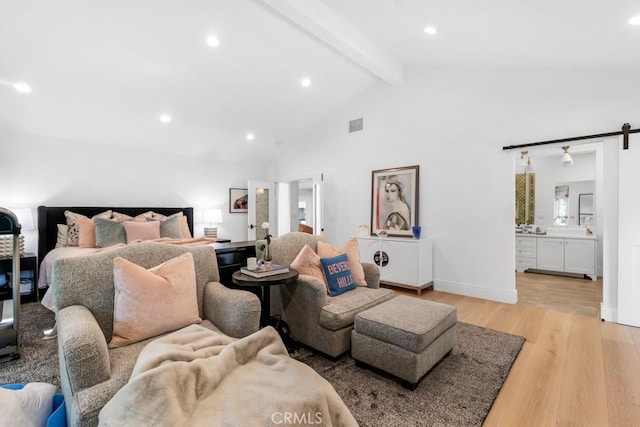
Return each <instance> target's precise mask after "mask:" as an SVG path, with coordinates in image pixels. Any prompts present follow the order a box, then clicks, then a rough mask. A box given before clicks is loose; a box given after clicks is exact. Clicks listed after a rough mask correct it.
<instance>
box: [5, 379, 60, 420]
mask: <svg viewBox="0 0 640 427" xmlns="http://www.w3.org/2000/svg"><path fill="white" fill-rule="evenodd" d="M54 394H56V387H55V386H54V385H53V384H48V383H28V384H27V385H25V386H24V388H22V389H19V390H10V389H7V388H3V387H0V408H2V410H1V411H0V425H1V426H20V427H32V426H33V427H45V426H46V425H47V419H48V418H49V416H50V415H51V411H52V409H53V395H54Z"/></svg>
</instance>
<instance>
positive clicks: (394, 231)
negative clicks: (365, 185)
mask: <svg viewBox="0 0 640 427" xmlns="http://www.w3.org/2000/svg"><path fill="white" fill-rule="evenodd" d="M419 172H420V166H417V165H416V166H406V167H400V168H392V169H380V170H374V171H373V172H372V173H371V235H372V236H375V235H377V234H378V232H379V231H380V230H386V231H387V232H388V233H389V236H396V237H413V234H412V232H411V227H413V226H414V225H418V218H419V217H418V206H419V203H418V196H419V191H418V186H419V181H420V180H419Z"/></svg>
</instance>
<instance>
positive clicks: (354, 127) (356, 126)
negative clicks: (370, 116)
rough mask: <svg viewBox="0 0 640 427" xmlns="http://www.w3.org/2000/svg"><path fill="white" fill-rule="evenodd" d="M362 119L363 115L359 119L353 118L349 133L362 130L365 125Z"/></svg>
mask: <svg viewBox="0 0 640 427" xmlns="http://www.w3.org/2000/svg"><path fill="white" fill-rule="evenodd" d="M362 121H363V119H362V117H360V118H359V119H354V120H351V121H350V122H349V133H351V132H358V131H359V130H362V127H363V124H362Z"/></svg>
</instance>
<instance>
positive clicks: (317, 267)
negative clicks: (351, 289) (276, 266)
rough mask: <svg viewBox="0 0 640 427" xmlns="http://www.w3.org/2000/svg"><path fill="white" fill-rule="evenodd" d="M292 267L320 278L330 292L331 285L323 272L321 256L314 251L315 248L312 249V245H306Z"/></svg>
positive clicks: (301, 272)
mask: <svg viewBox="0 0 640 427" xmlns="http://www.w3.org/2000/svg"><path fill="white" fill-rule="evenodd" d="M291 267H292V268H295V269H296V270H298V273H300V274H304V275H307V276H313V277H315V278H318V279H320V280H321V281H322V283H324V286H325V287H326V288H327V293H329V286H328V285H327V280H326V279H325V277H324V273H323V272H322V265H321V264H320V257H319V256H318V254H317V253H315V252H314V251H313V249H311V246H309V245H304V247H303V248H302V249H301V250H300V252H299V253H298V255H297V256H296V258H295V259H294V260H293V261H292V262H291Z"/></svg>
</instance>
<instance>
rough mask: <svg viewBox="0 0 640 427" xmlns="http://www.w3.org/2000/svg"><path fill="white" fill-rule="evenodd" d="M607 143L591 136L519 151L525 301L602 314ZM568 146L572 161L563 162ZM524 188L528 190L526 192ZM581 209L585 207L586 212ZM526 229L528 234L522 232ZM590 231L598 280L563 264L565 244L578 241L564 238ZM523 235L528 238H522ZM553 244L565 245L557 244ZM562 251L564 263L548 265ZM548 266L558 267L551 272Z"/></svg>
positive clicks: (519, 278)
mask: <svg viewBox="0 0 640 427" xmlns="http://www.w3.org/2000/svg"><path fill="white" fill-rule="evenodd" d="M602 142H603V141H590V142H589V143H584V144H580V145H575V146H571V147H569V148H568V149H567V150H563V147H562V146H561V145H560V144H558V146H555V145H552V146H547V147H544V148H534V149H531V148H530V149H529V150H528V151H527V152H525V153H524V154H523V153H522V152H517V153H515V155H514V157H515V172H516V186H515V192H516V197H515V200H516V206H515V218H516V232H517V233H516V273H515V275H516V278H515V283H516V289H517V292H518V303H519V304H527V305H535V306H540V307H545V308H550V309H554V310H557V311H562V312H568V313H572V314H578V315H584V316H589V317H597V318H601V313H600V311H601V305H602V301H603V275H604V272H603V249H602V248H603V245H602V241H603V227H602V226H601V225H602V224H603V221H602V219H603V215H602V201H601V199H602V197H601V198H600V199H599V198H598V195H599V194H602V173H603V172H602V159H601V156H602ZM565 151H568V152H569V153H570V155H571V160H572V162H564V164H563V155H564V153H565ZM518 184H520V185H518ZM524 190H527V192H526V194H525V195H523V194H522V192H523V191H524ZM586 194H589V197H590V200H592V204H591V206H588V204H587V203H586V202H585V203H582V206H581V203H580V201H581V200H583V201H586V200H587V197H586V196H585V195H586ZM581 208H582V209H583V210H584V211H585V212H580V209H581ZM587 208H588V210H589V212H587ZM522 218H526V222H525V223H519V222H518V219H520V221H522ZM587 223H588V224H587ZM587 228H588V230H587ZM522 231H524V232H525V233H522V234H519V233H518V232H522ZM590 232H591V233H593V236H591V237H592V238H595V240H596V241H595V243H594V242H591V244H592V248H593V251H595V254H594V255H595V260H593V264H592V265H593V267H592V268H595V270H594V271H593V274H591V276H592V277H594V278H595V277H596V275H597V279H596V280H591V279H590V278H587V279H585V278H583V275H582V274H579V275H578V274H571V273H567V271H570V272H571V271H572V270H571V269H570V268H568V267H567V270H565V269H564V264H563V263H564V256H565V252H564V251H565V246H563V245H566V244H568V243H572V241H573V239H564V238H561V237H565V236H566V237H568V236H569V235H570V233H576V234H575V235H574V237H577V238H578V239H581V240H585V239H587V236H585V235H586V234H588V233H590ZM566 233H569V234H566ZM581 233H584V234H585V235H583V234H581ZM556 235H557V236H556ZM520 236H526V238H520V239H519V237H520ZM556 237H557V238H556ZM519 241H521V242H520V243H518V242H519ZM525 243H526V244H525ZM538 243H540V244H538ZM551 243H554V244H555V243H558V244H559V245H560V246H558V247H557V249H554V246H553V245H552V244H551ZM523 246H524V247H523ZM550 251H551V252H550ZM553 251H557V253H556V252H553ZM520 255H522V256H520ZM556 255H557V257H558V258H559V259H560V264H559V266H554V267H552V268H544V267H545V266H548V265H549V263H548V261H549V260H550V259H551V260H553V259H554V258H555V257H556ZM541 267H542V268H541ZM547 270H554V271H553V273H552V274H548V273H550V272H549V271H547Z"/></svg>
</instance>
